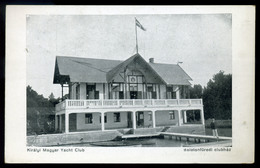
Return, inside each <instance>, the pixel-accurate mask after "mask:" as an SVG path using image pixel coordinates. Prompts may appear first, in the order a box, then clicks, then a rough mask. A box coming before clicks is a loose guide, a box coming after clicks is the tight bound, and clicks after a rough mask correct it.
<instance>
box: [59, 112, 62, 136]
mask: <svg viewBox="0 0 260 168" xmlns="http://www.w3.org/2000/svg"><path fill="white" fill-rule="evenodd" d="M59 116H60V120H59V121H60V123H59V124H60V132H61V131H62V128H61V127H62V114H60V115H59Z"/></svg>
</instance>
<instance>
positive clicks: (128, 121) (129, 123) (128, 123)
mask: <svg viewBox="0 0 260 168" xmlns="http://www.w3.org/2000/svg"><path fill="white" fill-rule="evenodd" d="M127 128H132V113H131V112H127Z"/></svg>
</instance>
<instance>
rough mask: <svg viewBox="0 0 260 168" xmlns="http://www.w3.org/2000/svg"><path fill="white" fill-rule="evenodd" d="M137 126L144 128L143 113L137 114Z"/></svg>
mask: <svg viewBox="0 0 260 168" xmlns="http://www.w3.org/2000/svg"><path fill="white" fill-rule="evenodd" d="M136 121H137V126H139V127H143V126H144V112H141V111H140V112H137V119H136Z"/></svg>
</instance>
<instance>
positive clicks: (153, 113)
mask: <svg viewBox="0 0 260 168" xmlns="http://www.w3.org/2000/svg"><path fill="white" fill-rule="evenodd" d="M152 119H153V128H155V127H156V125H155V111H152Z"/></svg>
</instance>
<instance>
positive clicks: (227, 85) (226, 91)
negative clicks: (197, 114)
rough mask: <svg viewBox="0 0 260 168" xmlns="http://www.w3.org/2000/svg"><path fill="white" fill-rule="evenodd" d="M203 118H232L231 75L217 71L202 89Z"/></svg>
mask: <svg viewBox="0 0 260 168" xmlns="http://www.w3.org/2000/svg"><path fill="white" fill-rule="evenodd" d="M203 102H204V111H205V114H204V115H205V118H206V119H208V118H211V117H215V118H216V119H231V118H232V75H231V74H227V75H225V74H224V71H219V73H217V74H215V75H214V76H213V78H212V79H210V80H209V82H208V83H207V87H204V89H203Z"/></svg>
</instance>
